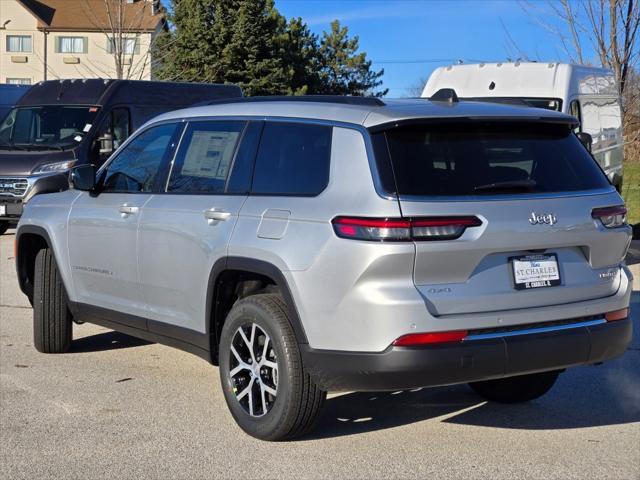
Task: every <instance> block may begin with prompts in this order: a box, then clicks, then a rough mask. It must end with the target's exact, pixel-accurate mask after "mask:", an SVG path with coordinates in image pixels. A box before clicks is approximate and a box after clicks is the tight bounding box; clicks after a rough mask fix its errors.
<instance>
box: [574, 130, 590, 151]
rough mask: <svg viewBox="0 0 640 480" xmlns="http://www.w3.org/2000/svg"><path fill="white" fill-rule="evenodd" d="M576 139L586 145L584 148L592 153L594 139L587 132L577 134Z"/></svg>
mask: <svg viewBox="0 0 640 480" xmlns="http://www.w3.org/2000/svg"><path fill="white" fill-rule="evenodd" d="M576 137H578V140H580V143H582V145H584V148H586V149H587V150H589V151H591V146H592V145H593V137H592V136H591V135H589V134H588V133H585V132H579V133H576Z"/></svg>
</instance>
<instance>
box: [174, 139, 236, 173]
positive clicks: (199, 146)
mask: <svg viewBox="0 0 640 480" xmlns="http://www.w3.org/2000/svg"><path fill="white" fill-rule="evenodd" d="M239 136H240V133H239V132H207V131H205V132H202V131H200V132H198V131H195V132H193V136H192V138H191V143H190V145H189V150H188V151H187V154H186V155H185V159H184V164H183V166H182V175H185V176H191V177H202V178H213V179H217V180H225V179H226V178H227V173H228V172H229V166H230V164H231V158H232V156H233V151H234V149H235V146H236V143H237V141H238V137H239Z"/></svg>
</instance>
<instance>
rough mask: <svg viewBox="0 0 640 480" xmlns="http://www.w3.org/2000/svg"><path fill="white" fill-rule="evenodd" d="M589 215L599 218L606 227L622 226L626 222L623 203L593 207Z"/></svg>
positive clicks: (625, 211)
mask: <svg viewBox="0 0 640 480" xmlns="http://www.w3.org/2000/svg"><path fill="white" fill-rule="evenodd" d="M591 217H592V218H595V219H596V220H600V222H602V225H603V226H604V227H606V228H616V227H622V226H623V225H626V224H627V209H626V208H625V206H624V205H616V206H615V207H604V208H594V209H593V210H592V211H591Z"/></svg>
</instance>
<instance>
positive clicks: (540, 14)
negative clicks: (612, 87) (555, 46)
mask: <svg viewBox="0 0 640 480" xmlns="http://www.w3.org/2000/svg"><path fill="white" fill-rule="evenodd" d="M521 5H522V7H523V9H524V10H525V11H526V12H527V13H529V14H530V15H531V16H532V18H533V19H534V21H535V22H536V23H537V24H538V25H540V26H541V27H542V28H544V29H545V30H547V31H548V32H550V33H552V34H553V35H555V36H556V37H558V39H559V40H560V42H561V45H562V48H563V50H564V54H565V55H566V57H567V58H569V60H570V61H572V62H573V63H579V64H582V65H599V66H602V67H604V68H608V69H611V70H612V71H613V73H614V75H615V79H616V85H617V88H618V93H619V94H620V97H621V99H622V117H623V122H624V127H625V137H626V138H625V141H626V143H627V145H628V146H629V150H634V154H635V153H636V151H637V150H640V146H638V143H639V142H640V122H639V121H638V114H637V112H638V109H639V108H640V82H639V79H638V64H639V61H640V42H639V41H638V37H639V33H638V29H639V27H640V1H639V0H584V1H580V2H576V1H573V0H549V1H547V2H545V3H542V4H541V3H538V2H533V1H530V0H522V1H521ZM589 47H590V48H589ZM590 50H591V51H593V52H594V56H593V58H590V57H589V56H588V53H587V52H589V51H590ZM630 153H631V152H630ZM634 156H635V155H634ZM637 158H640V156H638V157H637Z"/></svg>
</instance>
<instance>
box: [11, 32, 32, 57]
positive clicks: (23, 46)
mask: <svg viewBox="0 0 640 480" xmlns="http://www.w3.org/2000/svg"><path fill="white" fill-rule="evenodd" d="M31 43H32V40H31V35H7V52H11V53H30V52H31Z"/></svg>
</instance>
